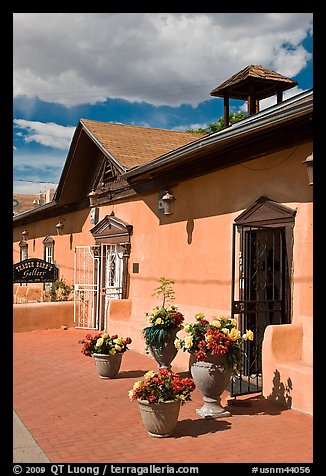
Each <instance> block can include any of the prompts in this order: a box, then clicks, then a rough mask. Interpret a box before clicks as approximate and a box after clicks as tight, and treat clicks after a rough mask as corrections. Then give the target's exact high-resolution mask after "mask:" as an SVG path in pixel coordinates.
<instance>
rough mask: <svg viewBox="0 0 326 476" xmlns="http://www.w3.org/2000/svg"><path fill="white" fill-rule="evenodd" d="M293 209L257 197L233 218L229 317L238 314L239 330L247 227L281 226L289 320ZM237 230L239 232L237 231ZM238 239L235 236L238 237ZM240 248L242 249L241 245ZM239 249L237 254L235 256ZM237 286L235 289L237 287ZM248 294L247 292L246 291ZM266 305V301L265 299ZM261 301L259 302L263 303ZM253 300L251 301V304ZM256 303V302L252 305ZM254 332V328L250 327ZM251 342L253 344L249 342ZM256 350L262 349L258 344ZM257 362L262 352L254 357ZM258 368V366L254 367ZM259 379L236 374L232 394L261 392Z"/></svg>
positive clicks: (245, 306) (242, 313)
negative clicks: (244, 244)
mask: <svg viewBox="0 0 326 476" xmlns="http://www.w3.org/2000/svg"><path fill="white" fill-rule="evenodd" d="M295 214H296V210H293V209H291V208H289V207H286V206H284V205H282V204H279V203H277V202H275V201H273V200H271V199H269V198H268V197H260V198H259V199H258V200H256V202H254V204H252V205H251V206H249V207H248V208H247V209H246V210H245V211H244V212H242V213H241V214H240V215H239V216H238V217H237V218H236V219H235V220H234V224H233V235H232V286H231V315H232V318H236V316H238V318H237V320H238V325H239V329H240V332H241V333H243V332H245V330H246V329H244V328H242V327H244V326H245V324H246V322H245V321H246V319H244V317H245V313H246V312H247V311H246V309H248V305H249V303H248V302H246V300H245V299H241V297H242V298H243V297H244V296H246V290H245V289H244V286H245V285H246V283H245V276H244V275H243V273H244V271H243V262H244V260H245V259H246V257H245V256H244V255H243V253H244V251H245V249H242V248H245V247H243V242H244V240H245V237H244V236H243V235H242V234H243V233H246V231H250V230H266V229H271V228H272V229H274V228H275V229H279V230H280V229H281V230H282V233H283V236H284V246H283V248H284V253H285V260H286V263H285V264H286V266H285V267H284V270H283V273H284V276H283V279H284V280H285V282H286V287H287V290H286V292H287V293H288V295H287V296H286V297H285V299H286V302H287V308H286V314H287V315H286V318H285V319H284V320H286V321H287V322H290V321H291V271H292V254H293V250H292V246H293V227H294V219H295ZM238 232H239V233H238ZM237 238H238V239H237ZM241 247H242V248H241ZM236 251H238V257H237V256H236ZM236 285H237V289H236ZM247 295H248V294H247ZM264 303H265V304H266V301H264ZM264 303H262V305H264ZM254 304H255V303H252V304H251V305H252V306H253V305H254ZM255 305H257V304H255ZM251 330H253V332H254V333H255V329H251ZM251 344H252V343H251ZM248 345H250V344H248V342H246V343H244V345H243V351H244V354H243V368H246V367H248V368H250V367H249V365H250V362H249V360H248V359H249V357H248V355H249V347H248ZM257 352H261V350H260V349H259V348H258V347H257ZM256 359H257V365H258V361H259V359H261V355H257V356H256ZM257 369H258V367H257ZM262 378H263V376H262V375H261V374H258V371H257V372H256V374H255V375H253V376H251V375H247V376H246V375H244V374H242V373H240V375H239V377H238V378H236V379H234V380H232V382H231V386H230V393H231V396H238V395H246V394H252V393H261V391H262Z"/></svg>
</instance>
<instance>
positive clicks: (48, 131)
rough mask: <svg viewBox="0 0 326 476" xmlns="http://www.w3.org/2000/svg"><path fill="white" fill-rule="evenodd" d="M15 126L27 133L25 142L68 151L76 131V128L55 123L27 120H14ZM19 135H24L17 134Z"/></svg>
mask: <svg viewBox="0 0 326 476" xmlns="http://www.w3.org/2000/svg"><path fill="white" fill-rule="evenodd" d="M14 124H15V126H16V127H18V128H19V129H23V130H25V131H27V133H26V135H23V138H24V141H25V142H37V143H38V144H41V145H45V146H48V147H53V148H56V149H63V150H66V149H68V148H69V146H70V142H71V139H72V136H73V133H74V131H75V127H70V126H60V125H59V124H55V123H54V122H38V121H27V120H25V119H14ZM16 134H17V135H20V136H21V135H22V134H21V132H17V133H16Z"/></svg>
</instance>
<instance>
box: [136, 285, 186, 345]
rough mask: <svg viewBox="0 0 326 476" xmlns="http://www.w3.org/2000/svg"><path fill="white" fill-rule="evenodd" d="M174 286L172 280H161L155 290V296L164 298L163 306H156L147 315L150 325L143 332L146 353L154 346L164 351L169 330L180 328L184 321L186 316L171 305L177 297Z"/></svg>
mask: <svg viewBox="0 0 326 476" xmlns="http://www.w3.org/2000/svg"><path fill="white" fill-rule="evenodd" d="M173 284H174V281H173V280H171V279H166V278H160V286H158V287H157V288H155V289H154V294H153V296H163V302H162V305H161V306H156V307H155V308H154V309H153V310H152V311H151V312H146V313H145V315H146V316H147V321H148V324H149V326H147V327H145V328H144V329H143V332H142V333H143V337H144V340H145V343H146V348H145V350H146V352H148V349H149V347H152V346H154V347H156V348H158V349H162V347H163V344H164V341H166V339H167V338H168V336H169V329H171V328H176V327H178V328H179V327H180V326H181V323H182V321H183V320H184V316H183V315H182V314H181V312H179V311H178V308H177V306H175V305H174V304H171V301H173V300H174V295H175V292H174V290H173V288H172V285H173ZM180 328H181V327H180Z"/></svg>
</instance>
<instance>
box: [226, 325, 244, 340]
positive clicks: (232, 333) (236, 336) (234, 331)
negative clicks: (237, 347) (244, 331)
mask: <svg viewBox="0 0 326 476" xmlns="http://www.w3.org/2000/svg"><path fill="white" fill-rule="evenodd" d="M229 337H230V339H231V340H233V341H236V340H239V339H240V338H241V333H240V331H239V330H238V329H236V328H235V327H233V329H231V331H230V332H229Z"/></svg>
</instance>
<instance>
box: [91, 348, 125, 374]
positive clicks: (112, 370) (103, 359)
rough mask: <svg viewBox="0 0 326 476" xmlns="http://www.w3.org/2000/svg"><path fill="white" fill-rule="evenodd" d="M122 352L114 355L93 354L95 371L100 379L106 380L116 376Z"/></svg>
mask: <svg viewBox="0 0 326 476" xmlns="http://www.w3.org/2000/svg"><path fill="white" fill-rule="evenodd" d="M122 354H123V352H119V353H116V354H114V355H107V354H93V357H94V362H95V367H96V370H97V372H98V374H99V376H100V378H103V379H108V378H114V377H116V376H117V374H118V372H119V370H120V366H121V359H122Z"/></svg>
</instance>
